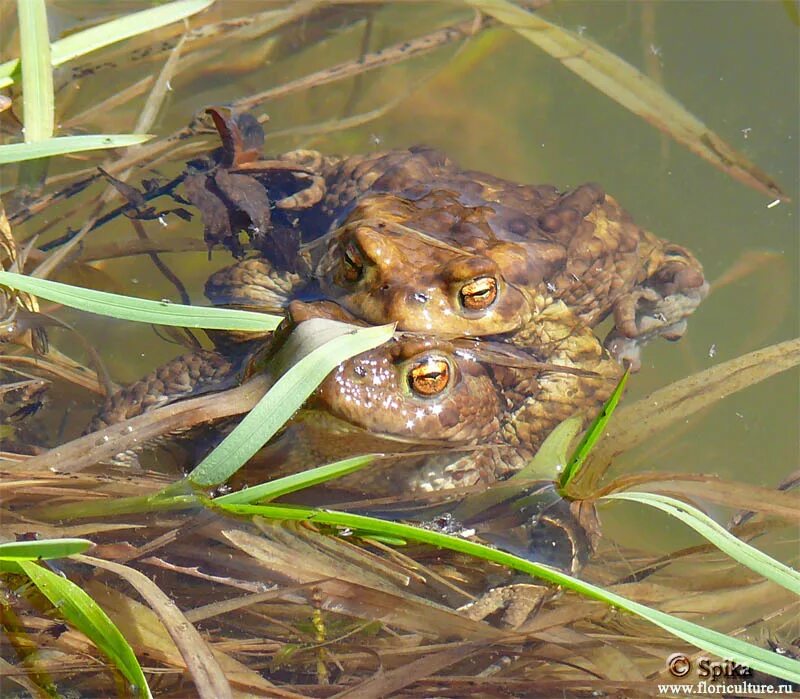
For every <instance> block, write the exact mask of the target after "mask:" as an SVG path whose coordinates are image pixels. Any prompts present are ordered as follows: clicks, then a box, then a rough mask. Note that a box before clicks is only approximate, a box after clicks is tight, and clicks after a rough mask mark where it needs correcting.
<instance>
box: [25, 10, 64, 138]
mask: <svg viewBox="0 0 800 699" xmlns="http://www.w3.org/2000/svg"><path fill="white" fill-rule="evenodd" d="M17 16H18V18H19V42H20V47H21V54H22V113H23V121H24V123H25V143H35V142H37V141H43V140H45V139H47V138H50V137H51V136H52V135H53V122H54V113H55V111H54V103H53V68H52V65H51V63H50V35H49V34H48V31H47V9H46V8H45V4H44V0H17Z"/></svg>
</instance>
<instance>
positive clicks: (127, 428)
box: [125, 425, 133, 434]
mask: <svg viewBox="0 0 800 699" xmlns="http://www.w3.org/2000/svg"><path fill="white" fill-rule="evenodd" d="M125 431H126V432H127V433H128V434H130V433H131V432H133V427H131V426H130V425H128V426H127V427H126V428H125Z"/></svg>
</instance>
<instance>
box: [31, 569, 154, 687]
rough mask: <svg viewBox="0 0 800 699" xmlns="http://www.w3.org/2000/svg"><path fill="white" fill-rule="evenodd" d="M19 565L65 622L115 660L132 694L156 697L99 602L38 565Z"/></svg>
mask: <svg viewBox="0 0 800 699" xmlns="http://www.w3.org/2000/svg"><path fill="white" fill-rule="evenodd" d="M19 565H20V567H21V568H22V569H23V570H24V571H25V574H26V575H27V576H28V577H29V578H30V579H31V581H32V582H33V584H34V585H36V587H37V588H39V590H40V591H41V593H42V594H43V595H44V596H45V597H47V599H49V600H50V602H51V603H52V604H53V606H55V607H56V609H58V611H59V612H60V613H61V614H63V616H64V618H65V619H66V620H67V621H68V622H70V623H71V624H72V625H73V626H75V628H77V629H78V630H79V631H81V632H82V633H83V634H85V635H86V636H87V637H88V638H89V639H91V641H92V642H93V643H94V644H95V645H96V646H97V647H98V648H99V649H100V650H101V651H103V653H105V654H106V655H107V656H108V657H109V658H110V659H111V661H112V662H113V663H114V665H116V667H117V668H118V669H119V671H120V672H121V673H122V674H123V675H124V676H125V678H126V679H127V680H128V681H129V682H130V683H131V685H132V688H133V689H132V693H135V694H137V695H138V696H140V697H147V698H148V699H149V698H150V697H152V694H150V689H149V688H148V686H147V680H146V679H145V677H144V673H143V672H142V668H141V666H140V665H139V661H138V660H137V659H136V655H135V654H134V652H133V649H132V648H131V647H130V644H129V643H128V642H127V641H126V640H125V638H124V637H123V636H122V634H121V633H120V631H119V629H118V628H117V627H116V626H115V625H114V622H112V621H111V619H109V618H108V615H107V614H106V613H105V612H104V611H103V610H102V609H101V608H100V606H99V605H98V604H97V602H95V601H94V600H93V599H92V598H91V597H90V596H89V595H87V594H86V593H85V592H84V591H83V590H82V589H81V588H80V587H78V586H77V585H76V584H75V583H73V582H72V581H70V580H67V579H66V578H62V577H61V576H60V575H57V574H56V573H53V572H52V571H50V570H48V569H47V568H44V567H43V566H40V565H39V564H38V563H34V562H32V561H20V562H19Z"/></svg>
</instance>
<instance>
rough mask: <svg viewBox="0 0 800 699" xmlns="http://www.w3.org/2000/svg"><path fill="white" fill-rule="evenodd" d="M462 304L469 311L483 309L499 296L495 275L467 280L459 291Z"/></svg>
mask: <svg viewBox="0 0 800 699" xmlns="http://www.w3.org/2000/svg"><path fill="white" fill-rule="evenodd" d="M459 296H460V298H461V305H462V306H463V307H464V308H466V309H467V310H468V311H482V310H484V309H485V308H488V307H489V306H491V305H492V304H493V303H494V301H495V299H496V298H497V280H496V279H495V278H494V277H478V278H477V279H473V280H472V281H471V282H467V283H466V284H464V286H462V287H461V291H460V292H459Z"/></svg>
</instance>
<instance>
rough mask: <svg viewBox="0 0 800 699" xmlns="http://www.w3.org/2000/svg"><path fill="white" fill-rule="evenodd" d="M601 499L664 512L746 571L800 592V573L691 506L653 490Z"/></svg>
mask: <svg viewBox="0 0 800 699" xmlns="http://www.w3.org/2000/svg"><path fill="white" fill-rule="evenodd" d="M603 499H604V500H628V501H630V502H638V503H641V504H643V505H649V506H650V507H655V508H657V509H659V510H661V511H662V512H666V513H667V514H668V515H671V516H672V517H675V518H676V519H679V520H681V522H683V523H684V524H687V525H689V526H690V527H691V528H692V529H694V530H695V531H696V532H697V533H698V534H700V535H701V536H702V537H704V538H705V539H707V540H708V541H709V542H710V543H712V544H714V546H716V547H717V548H718V549H720V550H721V551H724V552H725V553H726V554H728V555H729V556H730V557H731V558H733V559H734V560H736V561H738V562H739V563H741V564H742V565H744V566H747V567H748V568H750V570H752V571H755V572H756V573H758V574H760V575H763V576H764V577H765V578H767V579H769V580H772V581H773V582H776V583H778V585H781V586H782V587H785V588H786V589H787V590H790V591H791V592H794V593H795V594H796V595H800V573H798V572H797V571H796V570H794V569H792V568H790V567H789V566H787V565H784V564H783V563H781V562H780V561H776V560H775V559H774V558H772V557H771V556H768V555H767V554H765V553H763V552H762V551H759V550H758V549H757V548H754V547H753V546H750V544H747V543H745V542H744V541H742V540H741V539H737V538H736V537H735V536H734V535H733V534H731V533H730V532H729V531H728V530H727V529H725V528H724V527H721V526H720V525H719V524H717V523H716V522H715V521H714V520H713V519H711V518H710V517H709V516H708V515H706V514H705V513H703V512H701V511H700V510H698V509H697V508H696V507H693V506H692V505H689V504H687V503H685V502H681V501H680V500H676V499H675V498H671V497H668V496H666V495H659V494H656V493H639V492H636V493H633V492H627V493H614V494H613V495H606V496H605V497H604V498H603Z"/></svg>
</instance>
